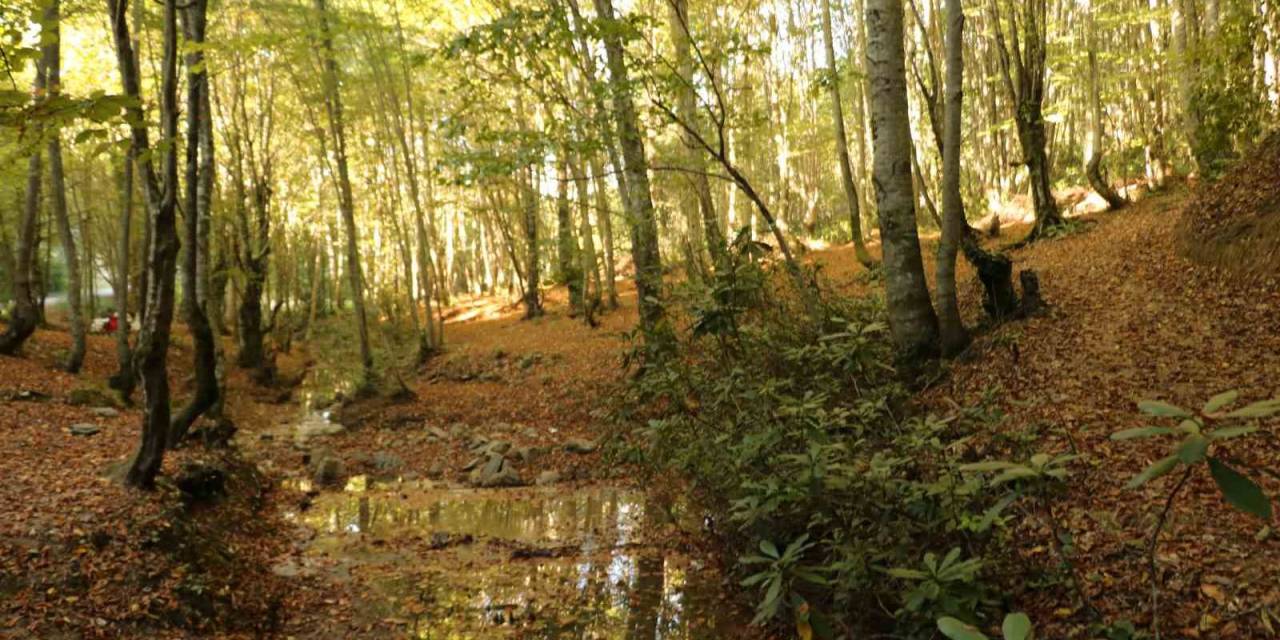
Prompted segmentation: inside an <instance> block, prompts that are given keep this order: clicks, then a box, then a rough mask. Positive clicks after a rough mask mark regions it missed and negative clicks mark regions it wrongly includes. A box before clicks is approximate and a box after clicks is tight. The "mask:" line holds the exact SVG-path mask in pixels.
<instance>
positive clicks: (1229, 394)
mask: <svg viewBox="0 0 1280 640" xmlns="http://www.w3.org/2000/svg"><path fill="white" fill-rule="evenodd" d="M1239 397H1240V392H1239V391H1237V390H1236V389H1232V390H1231V391H1223V392H1222V393H1219V394H1218V395H1216V396H1214V397H1212V398H1209V401H1208V402H1206V403H1204V407H1203V408H1201V409H1200V413H1213V412H1215V411H1217V410H1218V409H1221V408H1223V407H1225V406H1227V405H1229V404H1231V403H1232V402H1235V401H1236V398H1239Z"/></svg>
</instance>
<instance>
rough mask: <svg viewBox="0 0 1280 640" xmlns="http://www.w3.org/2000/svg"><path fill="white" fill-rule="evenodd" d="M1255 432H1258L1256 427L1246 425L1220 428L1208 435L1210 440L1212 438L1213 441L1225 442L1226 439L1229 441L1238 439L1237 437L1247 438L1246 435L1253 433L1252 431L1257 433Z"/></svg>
mask: <svg viewBox="0 0 1280 640" xmlns="http://www.w3.org/2000/svg"><path fill="white" fill-rule="evenodd" d="M1257 430H1258V427H1256V426H1254V425H1248V426H1244V425H1241V426H1236V427H1223V428H1221V429H1218V430H1216V431H1213V432H1212V433H1210V434H1209V437H1210V438H1213V439H1214V440H1227V439H1230V438H1238V437H1240V436H1247V435H1249V434H1251V433H1253V432H1254V431H1257Z"/></svg>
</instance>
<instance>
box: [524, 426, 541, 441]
mask: <svg viewBox="0 0 1280 640" xmlns="http://www.w3.org/2000/svg"><path fill="white" fill-rule="evenodd" d="M521 433H522V434H524V437H526V438H528V439H530V440H536V439H537V438H538V435H539V434H538V430H537V429H534V428H533V427H525V428H524V431H522V432H521Z"/></svg>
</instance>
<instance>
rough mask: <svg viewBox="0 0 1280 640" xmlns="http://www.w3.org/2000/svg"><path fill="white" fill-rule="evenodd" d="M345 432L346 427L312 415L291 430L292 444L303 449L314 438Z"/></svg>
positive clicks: (323, 417)
mask: <svg viewBox="0 0 1280 640" xmlns="http://www.w3.org/2000/svg"><path fill="white" fill-rule="evenodd" d="M346 430H347V429H346V427H343V426H342V425H340V424H338V423H336V422H333V421H330V420H329V419H328V418H327V417H325V416H324V415H322V414H318V413H312V414H309V415H308V416H307V417H306V418H305V419H303V421H302V422H299V423H298V425H297V426H296V427H294V428H293V442H294V444H295V445H298V446H299V447H305V446H306V445H307V443H308V442H310V441H311V440H313V439H315V438H322V437H325V436H332V435H337V434H339V433H342V432H343V431H346Z"/></svg>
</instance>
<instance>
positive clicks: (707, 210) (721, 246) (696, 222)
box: [669, 0, 728, 270]
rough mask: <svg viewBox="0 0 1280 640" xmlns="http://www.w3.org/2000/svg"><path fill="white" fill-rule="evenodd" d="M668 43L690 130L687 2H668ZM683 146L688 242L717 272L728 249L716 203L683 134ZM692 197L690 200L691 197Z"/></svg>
mask: <svg viewBox="0 0 1280 640" xmlns="http://www.w3.org/2000/svg"><path fill="white" fill-rule="evenodd" d="M669 8H670V14H671V18H670V20H671V27H670V31H671V41H672V43H673V49H674V55H675V62H676V71H677V73H679V74H680V81H679V82H680V84H679V90H678V94H677V96H676V113H677V114H679V116H680V118H681V119H682V120H684V121H685V122H688V123H689V126H690V127H696V126H697V122H698V112H697V101H696V96H695V94H694V85H693V81H694V78H693V76H694V65H693V56H692V55H691V54H690V51H689V49H690V43H689V28H690V27H689V2H688V0H671V2H670V4H669ZM681 141H682V143H683V145H684V149H683V151H684V153H683V154H682V155H683V156H684V158H683V160H684V163H685V165H686V166H687V168H688V170H689V171H690V174H689V184H690V186H691V187H692V188H693V189H692V191H693V193H692V194H684V195H682V196H681V207H682V208H683V209H684V210H685V219H686V221H687V223H688V225H689V234H690V239H691V240H690V242H691V243H692V244H693V248H694V249H695V250H696V251H697V253H696V255H697V256H698V260H697V261H698V262H699V263H701V255H702V245H703V244H705V245H706V250H707V253H708V254H709V255H710V256H711V264H712V266H713V267H714V268H715V269H717V270H719V269H722V268H723V266H724V265H725V264H727V263H728V261H727V255H728V249H727V247H726V244H725V238H724V232H723V231H721V230H720V219H719V217H718V216H717V215H716V208H715V201H714V200H713V199H712V198H711V182H710V179H709V178H707V166H706V162H705V161H704V159H703V155H702V150H701V149H699V148H697V143H696V142H695V141H694V140H693V138H692V136H691V135H689V134H688V133H684V134H683V135H682V136H681ZM690 195H692V197H690Z"/></svg>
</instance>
